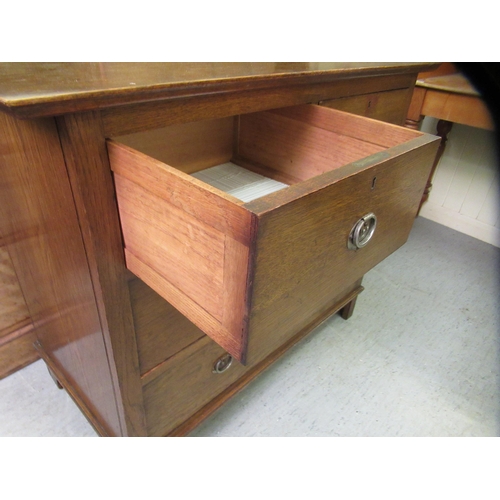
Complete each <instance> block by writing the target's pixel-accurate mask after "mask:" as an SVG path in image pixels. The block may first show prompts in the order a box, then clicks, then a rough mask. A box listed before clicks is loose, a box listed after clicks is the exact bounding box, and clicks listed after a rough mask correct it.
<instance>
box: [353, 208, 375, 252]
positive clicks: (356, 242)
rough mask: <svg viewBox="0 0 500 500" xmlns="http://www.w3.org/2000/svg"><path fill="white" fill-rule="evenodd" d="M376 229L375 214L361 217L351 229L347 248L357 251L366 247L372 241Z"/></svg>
mask: <svg viewBox="0 0 500 500" xmlns="http://www.w3.org/2000/svg"><path fill="white" fill-rule="evenodd" d="M376 227H377V217H376V215H375V214H373V213H369V214H366V215H364V216H363V217H361V219H359V220H358V222H356V224H354V226H353V228H352V229H351V232H350V234H349V238H347V248H349V249H350V250H357V249H358V248H363V247H364V246H366V245H367V244H368V242H369V241H370V240H371V238H372V236H373V233H374V232H375V228H376Z"/></svg>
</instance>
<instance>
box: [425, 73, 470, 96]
mask: <svg viewBox="0 0 500 500" xmlns="http://www.w3.org/2000/svg"><path fill="white" fill-rule="evenodd" d="M417 85H418V86H419V87H425V88H428V89H433V90H441V91H443V92H449V93H452V94H464V95H471V96H476V97H477V96H479V92H478V91H477V90H476V89H475V88H474V87H473V86H472V85H471V83H470V82H469V80H467V78H466V77H465V76H464V75H462V74H460V73H454V74H451V75H440V76H432V77H429V78H423V79H419V80H417Z"/></svg>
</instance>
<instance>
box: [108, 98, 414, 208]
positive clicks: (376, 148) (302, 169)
mask: <svg viewBox="0 0 500 500" xmlns="http://www.w3.org/2000/svg"><path fill="white" fill-rule="evenodd" d="M319 109H320V108H319V107H317V106H298V107H293V108H284V109H277V110H271V111H265V112H258V113H252V114H247V115H241V116H235V117H227V118H222V119H216V120H205V121H200V122H193V123H183V124H176V125H172V126H169V127H166V128H163V129H157V130H153V131H148V132H141V133H136V134H131V135H127V136H120V137H116V138H115V141H117V142H119V143H121V144H123V145H126V146H129V147H131V148H133V149H134V150H137V151H140V152H142V153H144V154H146V155H148V156H149V157H151V158H155V159H157V160H159V161H161V162H163V163H165V164H167V165H169V166H171V167H174V168H175V169H177V170H179V171H181V172H184V173H186V174H191V175H193V177H195V178H197V179H199V180H201V181H203V182H205V183H207V184H210V185H211V186H212V187H214V188H215V189H217V190H219V191H225V192H226V193H228V194H230V195H232V196H234V198H235V200H234V202H235V203H238V202H243V203H245V202H248V201H251V200H253V199H255V198H257V196H253V197H251V195H252V190H256V193H257V194H258V193H259V190H260V193H261V195H260V196H265V195H266V194H269V193H272V192H274V191H277V190H278V189H281V188H286V186H289V185H293V184H296V183H299V182H302V181H305V180H308V179H311V178H313V177H316V176H318V175H320V174H323V173H325V172H328V171H332V170H335V169H338V168H341V167H343V166H344V165H346V164H349V163H352V162H355V161H358V160H360V159H362V158H366V157H368V156H371V155H373V154H375V153H378V152H380V151H383V150H386V149H387V148H390V147H392V146H396V145H397V144H400V143H402V142H405V141H408V140H410V139H413V138H414V137H415V132H414V131H410V130H408V129H402V128H400V127H391V126H382V127H380V126H378V125H386V124H379V123H378V122H371V123H370V122H369V121H367V120H366V119H364V118H362V117H354V116H353V115H350V114H348V113H342V112H335V113H330V114H328V115H325V114H324V113H321V112H320V113H318V112H317V111H318V110H319ZM357 118H358V119H357ZM213 167H217V168H216V169H213ZM238 167H239V168H238ZM241 169H245V170H246V171H247V173H245V171H244V170H243V171H242V170H241ZM252 173H253V174H254V175H253V176H252ZM257 176H262V177H263V179H262V178H261V179H259V178H258V177H257ZM230 177H232V179H233V180H234V181H236V182H237V181H238V180H240V181H242V182H243V185H242V186H236V187H235V186H233V185H232V184H231V182H229V183H228V184H229V186H228V187H227V189H225V186H224V183H225V180H227V179H228V178H230ZM245 177H247V179H246V180H247V181H248V183H247V184H246V185H245V184H244V182H245ZM266 180H268V181H267V182H266ZM252 182H254V183H255V184H254V185H253V187H252ZM238 188H239V189H238ZM241 192H243V193H244V194H243V196H242V197H240V196H239V194H240V193H241ZM234 193H238V194H234ZM245 193H246V196H245Z"/></svg>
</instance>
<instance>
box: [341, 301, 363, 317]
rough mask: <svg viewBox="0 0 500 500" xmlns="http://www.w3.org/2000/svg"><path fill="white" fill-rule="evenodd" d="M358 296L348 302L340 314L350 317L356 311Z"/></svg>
mask: <svg viewBox="0 0 500 500" xmlns="http://www.w3.org/2000/svg"><path fill="white" fill-rule="evenodd" d="M357 299H358V297H357V296H356V297H354V299H352V300H351V302H348V303H347V304H346V305H345V306H344V307H343V308H342V309H341V310H340V311H339V314H340V315H341V316H342V318H344V319H349V318H350V317H351V316H352V313H353V312H354V307H355V305H356V300H357Z"/></svg>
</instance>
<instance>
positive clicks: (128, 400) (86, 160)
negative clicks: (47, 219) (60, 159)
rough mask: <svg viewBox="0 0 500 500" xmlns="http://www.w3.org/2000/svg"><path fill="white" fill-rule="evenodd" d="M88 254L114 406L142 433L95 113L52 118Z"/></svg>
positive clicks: (129, 429) (122, 275)
mask: <svg viewBox="0 0 500 500" xmlns="http://www.w3.org/2000/svg"><path fill="white" fill-rule="evenodd" d="M57 127H58V130H59V135H60V138H61V145H62V149H63V154H64V159H65V162H66V166H67V171H68V175H69V180H70V183H71V188H72V191H73V196H74V199H75V205H76V209H77V214H78V222H79V224H80V227H81V232H82V237H83V244H84V247H85V252H86V254H87V257H88V263H89V270H90V275H91V279H92V285H93V289H94V293H95V297H96V302H97V309H98V313H99V319H100V322H101V325H102V337H103V339H104V343H105V346H106V351H107V353H108V357H109V360H110V363H109V366H110V370H111V376H112V380H113V384H114V388H115V397H116V403H117V408H118V412H119V416H120V422H121V426H122V434H123V435H126V436H144V435H146V421H145V416H144V406H143V399H142V388H141V382H140V370H139V359H138V355H137V342H136V338H135V331H134V322H133V314H132V308H131V304H130V293H129V288H128V274H127V270H126V267H125V261H124V254H123V242H122V236H121V232H120V223H119V218H118V210H117V206H116V196H115V191H114V185H113V179H112V174H111V168H110V166H109V161H108V155H107V150H106V142H105V136H104V132H103V130H102V123H101V118H100V114H99V113H98V112H89V113H82V114H75V115H65V116H63V117H61V118H58V119H57Z"/></svg>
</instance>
